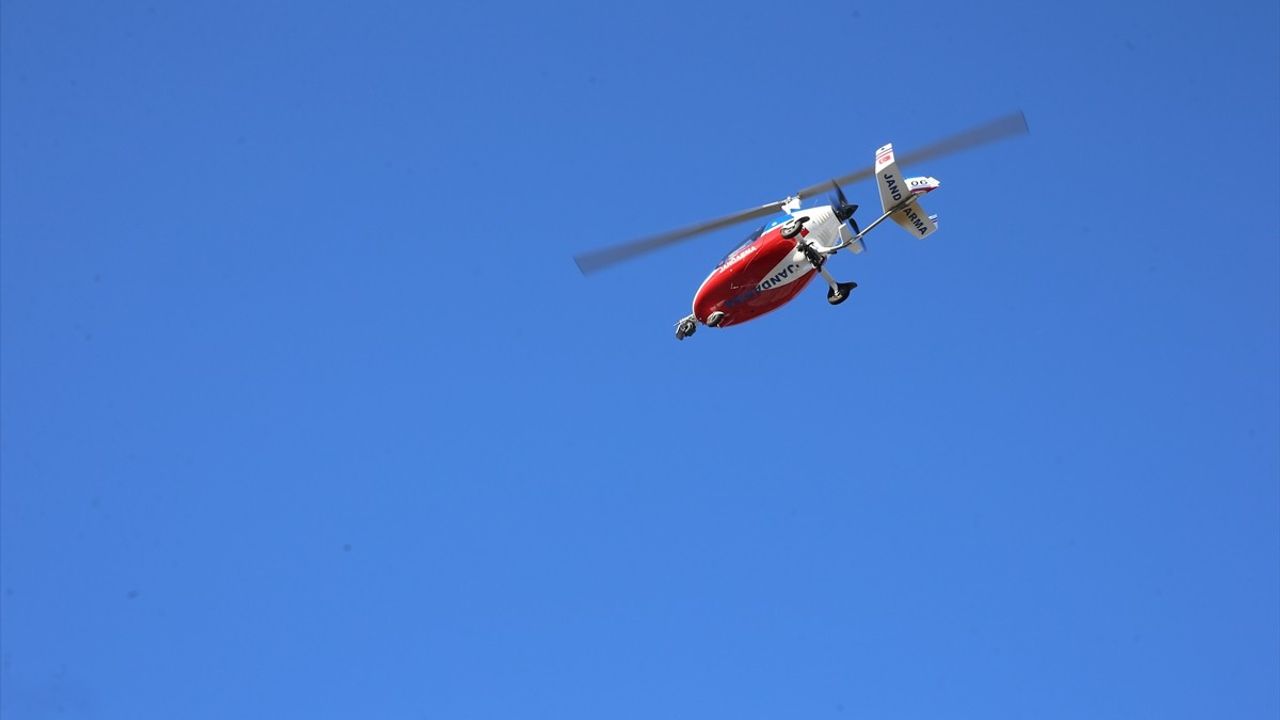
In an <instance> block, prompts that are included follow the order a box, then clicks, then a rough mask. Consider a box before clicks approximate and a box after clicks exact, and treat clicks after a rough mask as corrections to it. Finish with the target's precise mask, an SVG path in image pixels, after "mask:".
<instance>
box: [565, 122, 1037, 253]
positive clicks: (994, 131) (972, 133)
mask: <svg viewBox="0 0 1280 720" xmlns="http://www.w3.org/2000/svg"><path fill="white" fill-rule="evenodd" d="M1026 132H1027V119H1026V117H1025V116H1024V115H1023V114H1022V111H1021V110H1019V111H1017V112H1013V113H1010V114H1008V115H1004V116H1002V117H998V118H996V119H995V120H991V121H989V122H986V123H983V124H982V125H979V126H977V127H974V128H970V129H968V130H966V131H964V132H961V133H957V134H955V135H952V136H951V137H948V138H944V139H942V140H939V141H938V142H935V143H933V144H932V145H926V146H925V147H922V148H920V149H918V150H914V151H912V152H908V153H901V154H899V155H898V162H899V163H901V164H903V165H912V164H915V163H918V162H922V161H924V160H931V159H933V158H938V157H943V156H945V155H950V154H952V153H957V152H960V151H962V150H968V149H969V148H973V147H977V146H979V145H986V144H987V143H991V142H995V141H997V140H1003V139H1004V138H1007V137H1012V136H1014V135H1022V134H1024V133H1026ZM874 174H875V168H874V167H870V168H863V169H861V170H855V171H853V172H851V173H848V174H847V175H841V176H840V177H837V178H835V179H833V180H831V181H829V183H830V184H834V185H835V186H836V192H837V195H838V197H839V198H840V200H841V206H843V207H853V208H855V209H856V206H852V205H849V203H848V202H846V201H844V199H843V198H844V192H843V191H842V190H840V186H841V185H848V184H850V183H856V182H859V181H862V180H866V179H867V178H869V177H871V176H872V175H874ZM829 187H830V185H829V184H828V181H823V182H820V183H818V184H816V185H810V186H809V187H807V188H804V189H803V190H801V191H800V192H798V193H796V197H797V198H799V199H801V200H806V199H808V198H811V197H813V196H815V195H817V194H819V193H821V192H823V191H825V190H828V188H829ZM786 203H787V201H786V200H776V201H774V202H771V203H768V204H765V205H761V206H759V207H754V208H748V209H746V210H739V211H738V212H735V213H730V214H729V215H723V216H721V217H718V218H715V219H713V220H706V221H704V222H700V223H697V224H694V225H689V226H687V227H683V228H680V229H678V230H671V231H668V232H665V233H661V234H658V235H650V236H648V237H643V238H639V239H637V240H632V241H630V242H627V243H623V244H621V245H614V246H612V247H607V248H603V249H600V250H592V251H589V252H585V253H582V254H580V255H577V256H576V257H574V262H576V263H577V264H578V269H579V270H581V271H582V273H583V274H584V275H585V274H587V273H593V272H596V271H598V270H603V269H604V268H606V267H609V266H610V265H616V264H617V263H620V262H622V261H624V260H629V259H631V258H633V257H637V256H639V255H644V254H646V253H650V252H653V251H654V250H658V249H660V248H664V247H666V246H668V245H674V244H676V243H678V242H681V241H683V240H688V239H689V238H693V237H696V236H698V235H702V234H704V233H709V232H712V231H714V230H719V229H721V228H726V227H729V226H731V225H737V224H738V223H743V222H746V221H748V220H754V219H756V218H762V217H768V216H769V215H775V214H777V213H778V211H779V210H781V209H782V207H783V205H785V204H786ZM852 217H853V216H852V211H850V216H849V218H850V221H852ZM854 227H855V228H857V225H856V224H855V225H854Z"/></svg>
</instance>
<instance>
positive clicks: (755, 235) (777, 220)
mask: <svg viewBox="0 0 1280 720" xmlns="http://www.w3.org/2000/svg"><path fill="white" fill-rule="evenodd" d="M790 219H791V216H790V215H788V214H786V213H783V214H781V215H775V216H774V217H772V218H770V219H769V222H767V223H765V224H763V225H761V226H760V227H758V228H756V229H755V230H752V231H751V234H750V235H747V239H745V240H743V241H742V242H740V243H738V244H737V245H735V246H734V247H733V249H732V250H730V251H729V252H727V253H725V256H724V257H723V258H721V259H720V264H721V265H723V264H725V263H726V262H727V261H728V260H729V258H731V257H733V256H734V255H736V254H737V253H738V251H739V250H741V249H742V248H744V247H746V246H748V245H750V244H751V243H753V242H755V241H756V240H759V239H760V236H761V235H763V234H764V233H765V231H766V230H772V229H773V228H775V227H778V226H779V225H781V224H782V223H784V222H786V221H788V220H790Z"/></svg>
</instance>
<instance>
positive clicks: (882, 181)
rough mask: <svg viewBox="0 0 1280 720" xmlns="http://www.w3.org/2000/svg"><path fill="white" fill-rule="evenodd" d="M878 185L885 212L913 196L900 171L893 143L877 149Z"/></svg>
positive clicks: (881, 204)
mask: <svg viewBox="0 0 1280 720" xmlns="http://www.w3.org/2000/svg"><path fill="white" fill-rule="evenodd" d="M876 185H877V186H878V187H879V188H880V207H882V208H883V209H884V211H885V212H889V211H890V210H892V209H893V208H895V207H897V206H898V205H901V204H902V201H903V200H904V199H906V198H908V197H910V196H911V193H910V191H908V190H907V184H906V183H905V182H903V180H902V175H901V174H899V173H898V161H897V160H895V159H894V157H893V144H892V143H890V144H888V145H885V146H884V147H882V148H880V149H879V150H877V151H876Z"/></svg>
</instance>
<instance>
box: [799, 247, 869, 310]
mask: <svg viewBox="0 0 1280 720" xmlns="http://www.w3.org/2000/svg"><path fill="white" fill-rule="evenodd" d="M796 247H797V248H798V249H799V250H800V252H802V253H804V258H805V259H806V260H808V261H809V263H810V264H811V265H813V266H814V267H815V268H817V270H818V272H819V273H822V279H823V280H826V281H827V302H829V303H831V304H832V305H839V304H840V303H842V302H844V301H845V300H848V299H849V293H851V292H853V289H854V288H856V287H858V283H856V282H836V279H835V278H833V277H831V273H829V272H827V270H826V268H824V267H822V266H823V264H824V263H826V262H827V256H826V255H824V254H822V253H821V252H818V250H817V249H815V248H814V247H813V246H812V245H810V244H809V243H807V242H804V241H803V240H802V241H800V242H798V243H796Z"/></svg>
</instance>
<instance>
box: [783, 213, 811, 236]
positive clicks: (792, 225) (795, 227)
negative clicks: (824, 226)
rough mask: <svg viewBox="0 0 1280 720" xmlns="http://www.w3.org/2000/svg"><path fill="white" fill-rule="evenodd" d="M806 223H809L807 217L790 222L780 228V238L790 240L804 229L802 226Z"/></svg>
mask: <svg viewBox="0 0 1280 720" xmlns="http://www.w3.org/2000/svg"><path fill="white" fill-rule="evenodd" d="M807 222H809V216H808V215H805V216H804V217H798V218H796V219H794V220H791V221H790V222H788V223H787V224H786V225H783V226H782V232H781V233H780V234H781V235H782V237H784V238H786V239H788V240H790V239H791V238H793V237H795V236H797V235H799V234H800V231H801V230H803V229H804V224H805V223H807Z"/></svg>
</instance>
